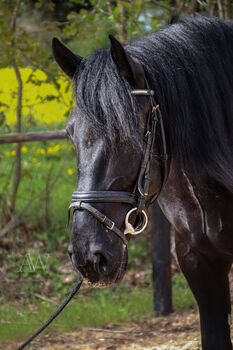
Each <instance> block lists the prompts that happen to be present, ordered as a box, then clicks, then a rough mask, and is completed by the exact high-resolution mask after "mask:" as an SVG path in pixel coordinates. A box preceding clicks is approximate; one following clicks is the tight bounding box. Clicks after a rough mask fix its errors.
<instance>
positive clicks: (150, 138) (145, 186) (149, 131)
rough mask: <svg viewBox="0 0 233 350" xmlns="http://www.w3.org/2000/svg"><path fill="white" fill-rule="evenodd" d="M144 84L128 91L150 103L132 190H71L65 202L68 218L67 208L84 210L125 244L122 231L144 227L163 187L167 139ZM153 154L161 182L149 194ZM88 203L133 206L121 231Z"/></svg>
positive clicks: (127, 232) (136, 231)
mask: <svg viewBox="0 0 233 350" xmlns="http://www.w3.org/2000/svg"><path fill="white" fill-rule="evenodd" d="M147 88H148V89H137V90H132V91H131V93H132V95H136V96H148V98H149V100H150V105H151V107H150V111H149V113H148V117H147V125H146V132H145V140H146V146H145V152H144V155H143V159H142V162H141V167H140V171H139V175H138V178H137V181H136V184H135V188H134V191H133V192H132V193H131V192H121V191H89V192H80V191H75V192H73V194H72V202H71V204H70V206H69V218H70V210H71V209H73V211H75V210H86V211H88V212H89V213H90V214H91V215H92V216H93V217H94V218H96V219H97V220H98V221H100V222H101V223H102V224H103V225H105V227H106V228H107V230H110V231H113V232H114V233H115V234H116V235H117V236H119V237H120V238H121V240H122V241H123V243H124V244H125V245H127V244H128V240H127V238H126V235H137V234H139V233H141V232H142V231H144V230H145V228H146V226H147V223H148V217H147V214H146V208H147V207H148V206H149V205H150V204H152V203H153V202H154V201H155V200H156V199H157V198H158V196H159V194H160V193H161V191H162V189H163V187H164V184H165V182H166V179H167V174H168V154H167V142H166V135H165V131H164V123H163V118H162V114H161V112H160V108H159V105H158V104H156V102H155V99H154V97H153V96H154V91H153V90H150V89H149V86H148V83H147ZM157 127H158V128H159V135H160V138H161V146H162V152H161V154H159V155H155V154H153V151H154V145H155V135H156V130H157ZM153 158H157V159H158V160H159V161H160V163H161V164H162V169H163V171H162V182H161V187H160V189H159V191H158V192H156V193H154V194H153V195H150V194H149V186H150V181H151V178H150V170H151V162H152V159H153ZM92 203H124V204H129V205H131V206H132V207H133V208H132V209H131V210H130V211H129V212H128V213H127V215H126V217H125V228H124V231H121V229H120V228H118V227H117V226H116V224H115V222H114V221H112V220H111V219H109V218H108V217H107V216H106V215H104V214H103V213H101V212H100V211H99V210H97V209H96V208H95V207H93V206H92ZM132 213H135V214H136V216H137V221H136V222H137V223H136V227H134V226H133V225H132V224H131V223H130V221H129V219H130V216H131V214H132Z"/></svg>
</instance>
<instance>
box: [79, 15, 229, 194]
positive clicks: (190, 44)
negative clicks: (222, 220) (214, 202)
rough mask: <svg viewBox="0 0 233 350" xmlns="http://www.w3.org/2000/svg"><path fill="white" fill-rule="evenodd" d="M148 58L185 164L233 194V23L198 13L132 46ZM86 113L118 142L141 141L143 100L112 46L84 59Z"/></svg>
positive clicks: (173, 146)
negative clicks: (116, 61)
mask: <svg viewBox="0 0 233 350" xmlns="http://www.w3.org/2000/svg"><path fill="white" fill-rule="evenodd" d="M126 50H127V51H128V52H129V53H130V54H131V55H132V57H134V58H135V59H137V60H138V61H139V62H140V63H142V65H143V67H144V70H145V73H146V77H147V80H148V82H149V85H150V88H151V89H153V90H154V91H155V95H156V96H155V98H156V100H157V102H158V103H159V105H160V108H161V111H162V114H163V117H164V120H165V126H166V132H167V135H168V139H169V144H170V151H171V155H172V157H173V158H174V159H175V161H176V164H177V165H178V166H181V167H183V168H184V169H186V170H187V171H190V172H193V173H195V174H198V172H199V171H207V173H208V175H209V176H210V177H212V178H214V179H216V180H217V181H219V182H220V183H222V184H223V185H224V186H226V187H227V188H228V189H229V190H230V191H232V192H233V22H232V21H222V20H220V19H217V18H209V17H201V16H198V17H194V18H188V19H185V20H183V21H181V22H179V23H177V24H173V25H170V26H168V27H166V28H165V29H161V30H158V31H156V32H154V33H152V34H150V35H149V36H146V37H144V38H142V39H139V40H137V41H135V42H133V43H132V44H131V45H128V46H126ZM76 91H77V96H78V110H79V113H81V114H83V115H85V117H86V118H87V119H88V120H90V122H91V123H92V128H94V129H95V130H96V132H100V133H101V134H102V135H104V136H105V137H106V138H108V139H109V140H110V141H112V142H114V140H115V135H116V133H118V134H119V136H120V137H121V139H122V140H123V141H129V142H133V143H135V144H137V143H138V145H139V146H140V147H139V149H141V145H142V140H141V138H140V137H139V133H138V130H139V127H138V120H137V110H138V106H137V103H136V98H135V97H133V96H131V93H130V91H131V88H130V86H129V84H128V83H127V82H126V81H125V80H124V79H122V78H121V76H120V74H119V73H118V71H117V69H116V66H115V65H114V63H113V61H112V58H111V55H110V51H109V50H106V49H104V50H100V51H99V52H97V53H95V54H94V55H93V56H91V58H90V59H88V60H87V61H85V63H83V66H82V68H81V70H80V72H79V73H78V74H77V77H76Z"/></svg>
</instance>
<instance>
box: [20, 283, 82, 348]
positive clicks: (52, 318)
mask: <svg viewBox="0 0 233 350" xmlns="http://www.w3.org/2000/svg"><path fill="white" fill-rule="evenodd" d="M82 282H83V278H82V277H81V276H80V277H79V279H78V281H77V282H76V283H75V285H74V287H73V289H72V290H71V292H70V294H69V295H68V297H67V298H66V299H65V300H64V302H63V303H62V304H61V305H60V306H59V307H58V308H57V310H56V311H55V312H54V313H53V314H52V316H50V318H49V319H48V320H47V321H46V322H45V323H44V324H43V325H42V326H41V327H40V328H39V329H38V330H37V331H36V332H35V333H33V334H32V335H31V336H30V337H29V338H28V339H27V340H25V342H24V343H23V344H21V345H20V346H19V347H18V348H17V349H16V350H22V349H25V347H26V346H28V345H29V344H30V343H31V342H32V340H33V339H35V338H36V337H37V336H38V335H39V334H40V333H41V332H43V330H44V329H45V328H47V327H48V326H49V325H50V323H52V322H53V321H54V320H55V318H57V316H59V315H60V313H61V312H62V310H63V309H64V308H65V307H66V305H68V304H69V302H70V301H71V300H72V299H73V297H74V296H75V294H76V293H77V292H78V291H79V289H80V287H81V285H82Z"/></svg>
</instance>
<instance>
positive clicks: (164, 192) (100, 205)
mask: <svg viewBox="0 0 233 350" xmlns="http://www.w3.org/2000/svg"><path fill="white" fill-rule="evenodd" d="M110 41H111V47H110V49H102V50H100V51H98V52H96V53H94V54H93V55H92V56H91V57H89V58H88V59H83V58H81V57H79V56H77V55H75V54H73V53H72V52H71V51H70V50H69V49H68V48H66V47H65V46H64V45H63V44H61V43H60V42H59V41H58V40H57V39H54V41H53V51H54V56H55V59H56V61H57V62H58V64H59V65H60V66H61V68H62V69H63V71H64V72H65V73H66V74H68V75H69V76H70V77H71V78H73V81H74V91H75V98H76V102H77V106H76V107H75V108H74V110H73V112H72V114H71V117H70V120H69V122H68V126H67V132H68V134H69V136H70V138H71V140H72V141H73V143H74V145H75V147H76V149H77V154H78V159H79V162H78V173H79V181H78V191H76V192H75V193H74V196H73V204H72V207H74V209H77V210H74V217H73V232H72V239H71V246H70V254H71V255H72V261H73V264H74V266H75V268H76V269H78V270H79V271H81V272H82V274H83V275H84V276H85V277H87V278H88V279H89V280H90V281H92V282H101V283H105V284H107V283H111V282H116V281H118V280H120V279H121V278H122V276H123V274H124V272H125V269H126V265H127V240H126V239H125V235H124V232H123V230H122V228H123V227H124V220H125V217H126V214H127V213H128V212H129V210H130V216H131V214H132V216H131V217H130V221H131V222H132V221H133V223H134V226H136V229H135V230H136V231H137V230H139V231H140V227H138V226H140V225H141V226H145V224H146V219H147V217H146V212H145V209H146V207H148V205H149V204H150V202H151V201H152V199H153V198H156V196H158V195H159V199H158V201H159V205H160V207H161V208H162V210H163V212H164V214H165V215H166V217H167V219H168V220H169V221H170V223H171V224H172V225H173V227H174V228H175V230H176V249H177V256H178V259H179V263H180V266H181V269H182V271H183V273H184V275H185V277H186V278H187V280H188V283H189V285H190V288H191V289H192V291H193V293H194V295H195V298H196V300H197V302H198V305H199V311H200V323H201V335H202V348H203V350H230V349H232V344H231V338H230V323H229V320H230V313H231V303H230V292H229V281H228V273H229V270H230V267H231V263H232V258H233V22H231V21H222V20H219V19H217V18H206V17H195V18H189V19H186V20H184V21H182V22H180V23H177V24H174V25H170V26H168V27H167V28H165V29H162V30H159V31H156V32H155V33H152V34H150V35H149V36H146V37H144V38H142V39H139V40H137V41H135V42H133V43H131V44H130V45H127V46H125V47H123V46H122V45H121V44H120V43H119V42H118V41H117V40H116V39H115V38H114V37H112V36H110ZM152 90H153V91H152ZM153 92H154V96H153ZM163 124H164V128H163ZM164 130H165V131H164ZM166 147H167V149H166ZM135 185H136V189H135ZM135 203H136V204H135ZM132 205H135V206H136V209H134V210H133V211H132V210H131V209H132ZM135 221H136V222H135ZM126 224H127V225H128V226H127V228H126V232H125V233H128V234H129V233H135V232H134V231H135V230H134V228H133V226H130V225H129V219H127V220H126ZM143 228H144V227H143Z"/></svg>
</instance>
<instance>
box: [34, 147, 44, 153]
mask: <svg viewBox="0 0 233 350" xmlns="http://www.w3.org/2000/svg"><path fill="white" fill-rule="evenodd" d="M36 153H37V154H45V153H46V151H45V149H44V148H38V149H37V150H36Z"/></svg>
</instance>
